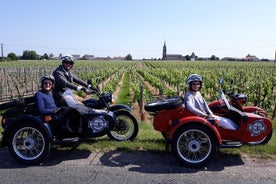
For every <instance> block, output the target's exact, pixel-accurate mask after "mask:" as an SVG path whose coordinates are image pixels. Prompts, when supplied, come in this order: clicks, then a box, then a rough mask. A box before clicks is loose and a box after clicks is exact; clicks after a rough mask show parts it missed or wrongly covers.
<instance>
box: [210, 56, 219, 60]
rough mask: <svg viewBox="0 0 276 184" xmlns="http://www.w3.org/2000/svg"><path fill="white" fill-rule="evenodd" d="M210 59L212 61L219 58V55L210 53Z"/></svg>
mask: <svg viewBox="0 0 276 184" xmlns="http://www.w3.org/2000/svg"><path fill="white" fill-rule="evenodd" d="M210 60H212V61H214V60H219V57H216V56H215V55H212V56H211V58H210Z"/></svg>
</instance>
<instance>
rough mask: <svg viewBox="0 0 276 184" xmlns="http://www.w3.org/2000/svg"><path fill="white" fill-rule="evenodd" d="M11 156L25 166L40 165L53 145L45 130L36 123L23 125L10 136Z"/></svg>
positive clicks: (16, 128)
mask: <svg viewBox="0 0 276 184" xmlns="http://www.w3.org/2000/svg"><path fill="white" fill-rule="evenodd" d="M9 135H10V137H9V140H8V149H9V152H10V154H11V156H12V157H13V158H14V159H15V160H17V161H19V162H21V163H23V164H40V163H41V162H42V161H43V160H44V159H45V158H46V157H47V156H48V154H49V152H50V147H51V143H50V142H49V138H48V137H47V134H46V132H45V130H43V128H42V127H40V126H39V125H37V124H36V123H23V124H21V125H19V126H17V127H15V128H14V130H13V131H12V132H11V134H9Z"/></svg>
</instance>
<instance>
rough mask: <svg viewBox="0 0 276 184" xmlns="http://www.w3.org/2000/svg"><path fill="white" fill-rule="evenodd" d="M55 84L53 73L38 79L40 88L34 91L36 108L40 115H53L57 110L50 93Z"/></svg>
mask: <svg viewBox="0 0 276 184" xmlns="http://www.w3.org/2000/svg"><path fill="white" fill-rule="evenodd" d="M54 84H55V78H54V76H53V75H48V74H47V75H44V76H42V77H41V78H40V80H39V86H40V88H41V89H40V90H39V91H37V92H36V93H35V96H34V100H35V104H36V108H37V109H38V112H39V113H40V114H41V115H53V114H55V113H56V112H57V111H58V107H57V106H56V104H55V101H54V99H53V96H52V94H51V92H52V90H53V88H54Z"/></svg>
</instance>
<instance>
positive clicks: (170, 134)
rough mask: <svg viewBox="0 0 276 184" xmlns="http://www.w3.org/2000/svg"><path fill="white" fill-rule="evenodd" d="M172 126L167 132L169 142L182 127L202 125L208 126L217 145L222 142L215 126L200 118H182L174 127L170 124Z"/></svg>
mask: <svg viewBox="0 0 276 184" xmlns="http://www.w3.org/2000/svg"><path fill="white" fill-rule="evenodd" d="M172 124H173V127H172V128H171V129H170V131H169V132H168V139H169V140H171V139H172V138H173V135H174V134H175V132H176V131H177V130H178V129H179V128H180V127H182V126H184V125H186V124H202V125H204V126H208V127H209V128H210V129H211V130H212V131H213V132H214V134H215V135H216V137H217V141H218V143H219V144H221V142H222V140H221V136H220V133H219V131H218V129H217V128H216V126H215V125H212V124H211V123H210V122H209V121H207V120H206V119H204V118H201V117H199V116H188V117H184V118H181V119H179V120H178V122H177V123H176V124H175V125H174V123H172Z"/></svg>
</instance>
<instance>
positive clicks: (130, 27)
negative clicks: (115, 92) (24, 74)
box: [0, 0, 276, 59]
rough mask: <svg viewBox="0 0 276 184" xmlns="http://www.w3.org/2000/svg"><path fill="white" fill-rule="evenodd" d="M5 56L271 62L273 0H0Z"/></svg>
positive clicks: (275, 26)
mask: <svg viewBox="0 0 276 184" xmlns="http://www.w3.org/2000/svg"><path fill="white" fill-rule="evenodd" d="M0 7H1V10H0V24H1V26H0V27H1V28H0V43H1V44H3V48H4V55H7V54H8V53H10V52H14V53H16V54H17V55H22V53H23V51H24V50H35V51H36V52H37V53H38V54H40V55H42V54H44V53H47V54H50V53H53V54H54V55H55V56H58V55H59V53H62V54H66V53H70V54H80V55H84V54H92V55H94V56H96V57H105V56H110V57H115V56H123V57H124V56H126V55H127V54H131V55H132V57H133V59H142V58H157V59H158V58H161V57H162V47H163V44H164V41H166V44H167V52H168V53H169V54H182V55H188V54H189V55H190V54H191V53H192V52H195V54H196V55H197V56H199V57H210V56H211V55H216V56H218V57H220V58H221V57H225V56H232V57H244V56H246V55H247V54H250V55H255V56H257V57H259V58H260V59H262V58H268V59H274V57H275V48H276V20H275V19H276V1H275V0H263V1H261V0H1V1H0Z"/></svg>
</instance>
